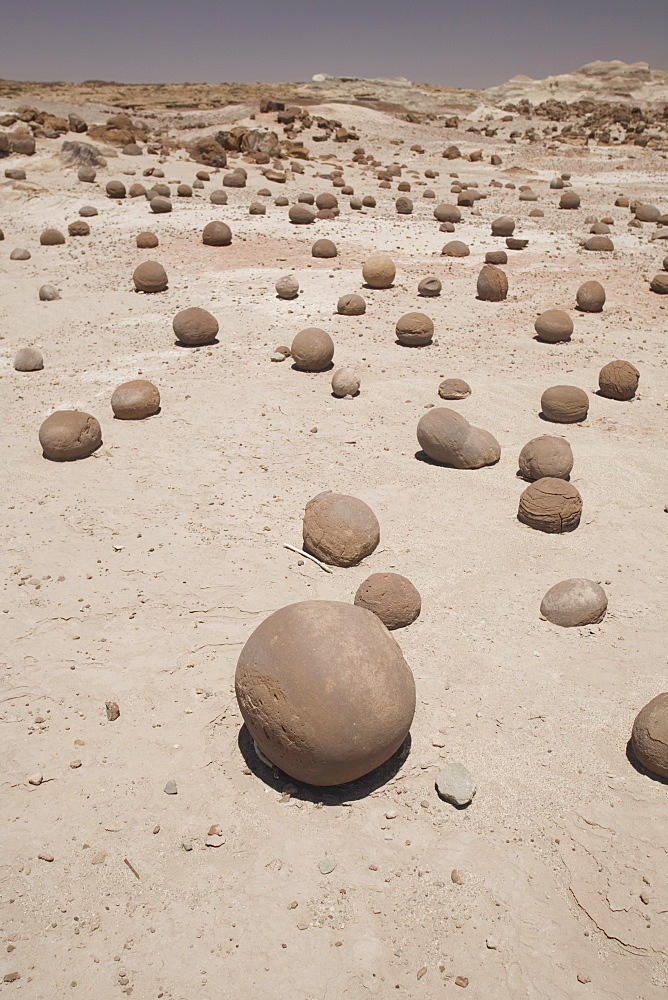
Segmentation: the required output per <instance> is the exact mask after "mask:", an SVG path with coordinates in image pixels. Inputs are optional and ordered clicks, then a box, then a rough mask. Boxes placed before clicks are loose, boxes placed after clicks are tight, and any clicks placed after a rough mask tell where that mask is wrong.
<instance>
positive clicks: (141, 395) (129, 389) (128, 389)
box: [111, 378, 160, 420]
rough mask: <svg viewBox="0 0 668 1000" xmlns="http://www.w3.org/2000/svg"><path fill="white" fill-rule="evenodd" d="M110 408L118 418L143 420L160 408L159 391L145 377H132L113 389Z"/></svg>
mask: <svg viewBox="0 0 668 1000" xmlns="http://www.w3.org/2000/svg"><path fill="white" fill-rule="evenodd" d="M111 408H112V410H113V411H114V416H115V417H116V418H117V419H118V420H143V419H144V418H145V417H152V416H153V414H154V413H157V412H158V410H159V409H160V393H159V392H158V389H157V387H156V386H155V385H153V383H152V382H149V381H147V379H143V378H137V379H133V381H131V382H124V383H123V385H119V386H118V388H117V389H114V392H113V395H112V397H111Z"/></svg>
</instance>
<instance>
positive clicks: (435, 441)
mask: <svg viewBox="0 0 668 1000" xmlns="http://www.w3.org/2000/svg"><path fill="white" fill-rule="evenodd" d="M417 438H418V441H419V443H420V447H421V448H422V450H423V451H424V453H425V455H427V456H428V457H429V458H431V459H432V461H434V462H438V463H439V465H450V466H452V467H453V468H455V469H481V468H482V467H483V466H484V465H494V463H495V462H498V460H499V458H500V457H501V446H500V445H499V442H498V441H497V440H496V438H495V437H494V436H493V435H492V434H490V433H489V431H485V430H482V428H480V427H473V426H472V425H471V424H470V423H469V422H468V420H467V419H466V418H465V417H463V416H462V415H461V414H460V413H457V412H456V410H450V409H448V408H447V407H445V406H435V407H433V408H432V409H431V410H428V411H427V412H426V413H425V414H424V416H423V417H421V418H420V422H419V423H418V427H417Z"/></svg>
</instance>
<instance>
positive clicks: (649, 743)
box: [631, 691, 668, 778]
mask: <svg viewBox="0 0 668 1000" xmlns="http://www.w3.org/2000/svg"><path fill="white" fill-rule="evenodd" d="M631 746H632V748H633V753H634V754H635V757H636V760H637V761H638V763H639V764H642V766H643V767H644V768H646V770H648V771H649V772H650V773H651V774H658V775H659V777H661V778H668V691H664V692H663V693H662V694H658V695H657V696H656V698H652V700H651V701H648V702H647V704H646V705H645V707H644V708H641V709H640V711H639V712H638V714H637V716H636V719H635V722H634V723H633V731H632V733H631Z"/></svg>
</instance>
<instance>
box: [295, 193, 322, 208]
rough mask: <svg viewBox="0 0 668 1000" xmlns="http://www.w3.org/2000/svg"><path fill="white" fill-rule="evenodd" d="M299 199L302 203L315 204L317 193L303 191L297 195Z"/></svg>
mask: <svg viewBox="0 0 668 1000" xmlns="http://www.w3.org/2000/svg"><path fill="white" fill-rule="evenodd" d="M297 201H298V202H299V204H301V205H314V204H315V195H314V194H311V192H310V191H302V192H301V194H298V195H297ZM323 207H324V206H323Z"/></svg>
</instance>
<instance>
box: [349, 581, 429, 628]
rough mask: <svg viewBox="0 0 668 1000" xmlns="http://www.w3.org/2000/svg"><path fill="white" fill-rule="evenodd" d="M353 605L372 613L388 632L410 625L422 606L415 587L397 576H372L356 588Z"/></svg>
mask: <svg viewBox="0 0 668 1000" xmlns="http://www.w3.org/2000/svg"><path fill="white" fill-rule="evenodd" d="M354 603H355V604H356V605H357V607H358V608H366V609H367V611H372V612H373V613H374V615H377V616H378V617H379V618H380V620H381V621H382V623H383V625H384V626H385V628H388V629H395V628H406V626H407V625H411V624H412V623H413V622H414V621H415V619H416V618H417V617H418V616H419V614H420V610H421V607H422V601H421V598H420V594H419V591H418V590H417V588H416V587H414V586H413V584H412V583H411V581H410V580H407V579H406V577H405V576H401V575H400V574H399V573H372V574H371V576H369V577H367V579H366V580H365V581H364V582H363V583H361V584H360V585H359V587H358V588H357V593H356V594H355V601H354Z"/></svg>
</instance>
